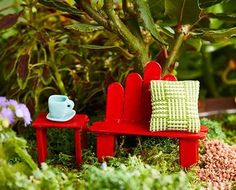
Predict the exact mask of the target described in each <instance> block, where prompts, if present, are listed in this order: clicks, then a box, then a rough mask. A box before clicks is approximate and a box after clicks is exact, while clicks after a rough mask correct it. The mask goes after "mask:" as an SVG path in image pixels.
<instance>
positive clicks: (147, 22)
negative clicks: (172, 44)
mask: <svg viewBox="0 0 236 190" xmlns="http://www.w3.org/2000/svg"><path fill="white" fill-rule="evenodd" d="M135 3H136V5H137V6H138V10H139V14H140V18H141V19H142V20H143V23H144V26H145V28H146V29H147V30H148V31H149V32H150V33H151V34H152V36H153V37H154V38H155V39H156V40H157V41H159V42H160V43H162V44H165V45H166V44H167V43H166V42H165V41H164V40H163V39H162V37H161V36H160V34H159V32H158V30H157V27H156V25H155V22H154V20H153V18H152V15H151V11H150V8H149V5H148V2H147V1H144V0H142V1H140V0H135Z"/></svg>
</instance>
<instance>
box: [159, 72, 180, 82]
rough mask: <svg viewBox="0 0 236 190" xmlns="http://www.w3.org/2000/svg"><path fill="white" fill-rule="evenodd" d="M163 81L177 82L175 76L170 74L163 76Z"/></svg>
mask: <svg viewBox="0 0 236 190" xmlns="http://www.w3.org/2000/svg"><path fill="white" fill-rule="evenodd" d="M161 80H168V81H177V78H176V77H175V76H174V75H172V74H169V73H168V74H166V75H165V76H163V77H162V79H161Z"/></svg>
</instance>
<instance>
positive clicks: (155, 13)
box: [148, 0, 165, 21]
mask: <svg viewBox="0 0 236 190" xmlns="http://www.w3.org/2000/svg"><path fill="white" fill-rule="evenodd" d="M148 4H149V7H150V11H151V14H152V17H153V19H154V21H155V20H158V19H160V18H163V17H164V12H165V6H164V5H165V1H163V0H148Z"/></svg>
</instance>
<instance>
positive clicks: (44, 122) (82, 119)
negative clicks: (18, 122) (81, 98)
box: [32, 112, 89, 129]
mask: <svg viewBox="0 0 236 190" xmlns="http://www.w3.org/2000/svg"><path fill="white" fill-rule="evenodd" d="M46 115H47V113H45V112H41V113H39V114H38V116H37V118H36V119H35V120H34V122H33V124H32V125H33V127H34V128H81V129H86V128H87V123H88V121H89V118H88V116H87V115H85V114H76V115H75V116H74V117H73V118H72V119H71V120H69V121H66V122H55V121H50V120H48V119H47V118H46Z"/></svg>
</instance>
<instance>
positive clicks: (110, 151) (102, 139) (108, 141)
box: [96, 134, 116, 161]
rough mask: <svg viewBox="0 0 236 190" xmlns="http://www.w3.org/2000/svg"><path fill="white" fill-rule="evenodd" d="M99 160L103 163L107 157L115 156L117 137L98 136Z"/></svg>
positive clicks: (108, 135)
mask: <svg viewBox="0 0 236 190" xmlns="http://www.w3.org/2000/svg"><path fill="white" fill-rule="evenodd" d="M96 140H97V158H98V160H99V161H103V160H104V158H105V157H109V156H112V157H113V156H114V150H115V140H116V138H115V135H113V134H111V135H110V134H97V137H96Z"/></svg>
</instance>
